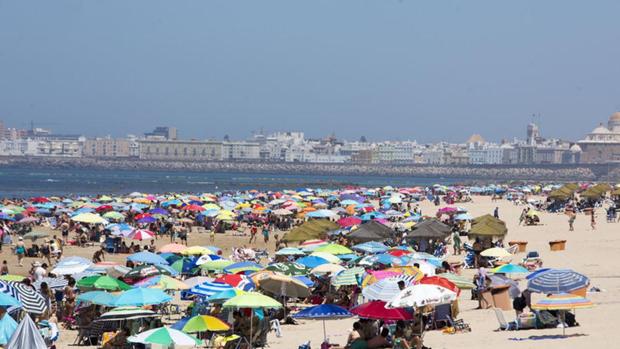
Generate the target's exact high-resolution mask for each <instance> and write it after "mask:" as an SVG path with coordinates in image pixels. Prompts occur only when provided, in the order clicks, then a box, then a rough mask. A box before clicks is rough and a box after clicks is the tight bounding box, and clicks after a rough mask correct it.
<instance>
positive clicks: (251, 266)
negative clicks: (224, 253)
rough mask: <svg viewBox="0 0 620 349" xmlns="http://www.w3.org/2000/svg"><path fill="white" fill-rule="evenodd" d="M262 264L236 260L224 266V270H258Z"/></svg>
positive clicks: (227, 271) (240, 271)
mask: <svg viewBox="0 0 620 349" xmlns="http://www.w3.org/2000/svg"><path fill="white" fill-rule="evenodd" d="M262 269H263V266H262V265H260V264H258V263H254V262H237V263H234V264H231V265H229V266H227V267H225V268H224V272H226V273H229V274H237V273H243V272H247V271H250V272H252V271H259V270H262Z"/></svg>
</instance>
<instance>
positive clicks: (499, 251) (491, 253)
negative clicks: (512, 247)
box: [480, 247, 512, 258]
mask: <svg viewBox="0 0 620 349" xmlns="http://www.w3.org/2000/svg"><path fill="white" fill-rule="evenodd" d="M480 255H481V256H483V257H492V258H505V257H510V256H512V255H511V254H510V252H508V251H506V249H505V248H501V247H493V248H489V249H486V250H484V251H482V252H480Z"/></svg>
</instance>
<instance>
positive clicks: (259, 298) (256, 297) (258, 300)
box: [224, 292, 282, 308]
mask: <svg viewBox="0 0 620 349" xmlns="http://www.w3.org/2000/svg"><path fill="white" fill-rule="evenodd" d="M224 308H282V304H281V303H280V302H278V301H277V300H275V299H273V298H271V297H267V296H265V295H264V294H261V293H258V292H246V293H244V294H240V295H238V296H235V297H233V298H231V299H229V300H227V301H226V302H224Z"/></svg>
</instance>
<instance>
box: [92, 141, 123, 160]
mask: <svg viewBox="0 0 620 349" xmlns="http://www.w3.org/2000/svg"><path fill="white" fill-rule="evenodd" d="M82 155H83V156H84V157H87V158H128V157H131V151H130V141H129V140H128V139H115V138H95V139H87V140H86V141H85V142H84V146H83V148H82Z"/></svg>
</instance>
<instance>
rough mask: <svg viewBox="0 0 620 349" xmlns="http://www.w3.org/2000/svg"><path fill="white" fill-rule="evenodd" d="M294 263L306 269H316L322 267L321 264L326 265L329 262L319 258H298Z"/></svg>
mask: <svg viewBox="0 0 620 349" xmlns="http://www.w3.org/2000/svg"><path fill="white" fill-rule="evenodd" d="M295 263H299V264H301V265H304V266H306V267H308V268H311V269H313V268H316V267H318V266H319V265H323V264H327V263H329V261H328V260H327V259H325V258H321V257H317V256H306V257H302V258H299V259H298V260H296V261H295Z"/></svg>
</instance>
